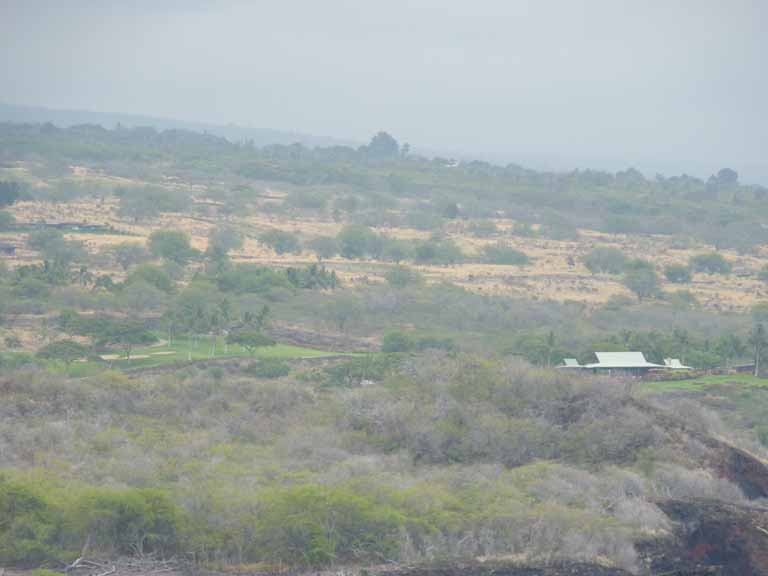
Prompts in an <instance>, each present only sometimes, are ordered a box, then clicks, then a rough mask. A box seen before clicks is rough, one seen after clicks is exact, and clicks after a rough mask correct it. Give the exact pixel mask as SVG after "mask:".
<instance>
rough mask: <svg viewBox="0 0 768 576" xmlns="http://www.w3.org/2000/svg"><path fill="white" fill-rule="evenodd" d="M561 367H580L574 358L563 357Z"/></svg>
mask: <svg viewBox="0 0 768 576" xmlns="http://www.w3.org/2000/svg"><path fill="white" fill-rule="evenodd" d="M563 368H581V364H579V361H578V360H576V358H563Z"/></svg>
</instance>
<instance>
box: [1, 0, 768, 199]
mask: <svg viewBox="0 0 768 576" xmlns="http://www.w3.org/2000/svg"><path fill="white" fill-rule="evenodd" d="M767 32H768V2H764V1H762V0H754V1H749V0H728V1H723V0H720V1H713V0H679V1H673V2H670V1H668V0H636V1H620V0H581V1H579V0H561V1H555V0H530V1H522V0H484V1H483V0H476V1H470V0H465V1H458V0H410V1H406V0H386V1H384V0H381V1H380V0H273V1H264V0H253V1H250V2H246V1H235V0H231V1H228V0H221V1H209V2H203V1H192V0H190V1H183V0H175V1H170V0H165V1H164V0H154V1H152V0H138V1H132V2H125V1H107V0H102V1H99V0H67V1H64V0H56V1H54V0H51V1H43V0H18V1H12V0H0V88H1V89H0V101H5V102H7V103H13V104H28V105H36V106H47V107H51V108H74V109H89V110H97V111H105V112H125V113H135V114H145V115H152V116H167V117H171V118H179V119H187V120H195V121H200V122H210V123H236V124H241V125H251V126H257V127H264V128H274V129H281V130H290V131H297V132H304V133H313V134H318V135H325V136H332V137H337V138H342V139H351V140H357V141H365V140H367V139H368V138H369V137H370V135H371V134H372V133H373V132H375V131H377V130H380V129H384V130H387V131H389V132H390V133H392V134H393V135H394V136H396V137H397V138H398V139H399V140H401V141H408V142H411V143H412V144H413V145H415V146H416V147H417V148H419V149H422V150H434V151H445V152H453V153H456V154H464V155H474V156H477V157H483V158H488V159H493V160H496V161H502V162H518V163H522V164H526V165H530V166H534V167H536V166H538V167H552V168H559V169H566V168H575V167H582V168H585V167H592V168H606V169H611V170H615V169H619V168H626V167H628V166H636V167H638V168H640V169H643V170H645V171H646V172H650V175H652V174H653V171H656V170H658V171H662V172H665V173H667V174H670V173H680V172H688V173H693V174H697V175H701V176H706V175H707V174H709V173H711V172H714V171H716V170H717V169H719V168H721V167H723V166H730V167H733V168H735V169H737V170H739V172H740V173H741V174H742V180H743V181H748V182H749V181H752V182H762V183H764V184H768V160H767V159H766V154H765V151H766V150H768V142H766V134H768V114H767V113H766V112H768V110H767V107H768V106H767V104H766V103H768V75H766V70H767V69H768V68H767V67H766V54H768V33H767Z"/></svg>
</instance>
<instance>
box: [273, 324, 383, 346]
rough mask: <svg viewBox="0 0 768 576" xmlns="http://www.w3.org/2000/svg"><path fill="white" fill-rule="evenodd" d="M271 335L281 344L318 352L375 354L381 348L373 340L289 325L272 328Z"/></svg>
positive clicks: (277, 325) (278, 325)
mask: <svg viewBox="0 0 768 576" xmlns="http://www.w3.org/2000/svg"><path fill="white" fill-rule="evenodd" d="M269 334H270V336H271V337H272V338H274V339H275V340H277V341H279V342H280V343H281V344H292V345H294V346H301V347H302V348H313V349H316V350H334V351H336V352H373V351H375V350H377V349H378V347H379V343H378V342H377V341H376V340H374V339H372V338H355V337H353V336H347V335H345V334H339V333H331V332H315V331H313V330H307V329H306V328H302V327H301V326H291V325H288V324H276V325H274V326H272V327H271V328H270V329H269Z"/></svg>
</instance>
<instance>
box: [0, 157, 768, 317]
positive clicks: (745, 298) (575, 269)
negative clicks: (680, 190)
mask: <svg viewBox="0 0 768 576" xmlns="http://www.w3.org/2000/svg"><path fill="white" fill-rule="evenodd" d="M72 178H77V179H79V180H82V181H89V179H90V181H93V182H97V183H98V182H101V183H111V184H127V183H130V184H133V185H136V184H146V183H142V182H137V181H126V179H122V178H116V177H112V176H108V175H104V174H94V173H91V172H88V171H87V170H86V169H83V168H80V167H75V168H73V175H72ZM163 185H164V186H167V187H169V188H179V187H184V188H186V189H188V190H192V191H194V193H195V196H196V197H197V198H198V199H202V198H204V190H203V189H202V187H201V186H196V185H189V184H185V183H182V182H179V181H176V180H173V181H171V180H169V181H168V182H165V183H164V184H163ZM284 197H285V194H284V193H283V192H282V191H280V190H274V189H271V188H266V189H265V191H264V194H263V195H262V196H261V197H260V199H259V202H260V203H261V206H263V204H264V202H267V203H269V204H272V205H273V206H274V205H275V204H280V203H282V201H283V199H284ZM205 204H206V205H205V206H203V207H204V208H205V210H202V211H195V213H180V214H164V215H162V216H161V217H160V218H157V219H155V220H151V221H146V222H133V221H129V220H126V219H124V218H120V217H119V216H118V212H117V208H118V201H117V199H115V198H113V197H106V198H104V199H101V200H99V199H92V198H86V199H83V200H78V201H74V202H70V203H62V204H57V203H51V202H20V203H18V204H16V205H14V206H13V207H12V209H11V212H12V213H13V215H14V216H15V218H16V219H17V221H19V222H21V223H41V222H46V223H62V222H87V223H90V224H103V225H111V226H113V227H114V228H115V229H116V230H119V231H121V232H123V233H128V234H130V235H124V234H115V235H109V234H98V235H97V234H77V233H74V234H68V237H69V238H73V239H77V240H80V241H82V242H83V243H84V244H85V245H86V246H87V248H88V250H89V251H91V252H93V253H96V252H99V251H103V250H106V249H108V248H109V247H110V246H113V245H115V244H119V243H122V242H146V239H147V238H148V237H149V235H150V234H151V233H152V232H153V231H154V230H160V229H181V230H184V231H185V232H187V233H188V234H189V235H190V237H191V239H192V245H193V246H194V247H195V248H197V249H199V250H205V248H206V246H207V237H208V235H209V233H210V231H211V230H212V229H213V228H215V227H216V226H217V225H220V224H227V225H229V226H232V227H234V228H236V229H237V230H239V231H240V232H241V233H243V234H244V236H245V242H244V245H243V248H242V249H241V250H238V251H235V252H234V253H233V254H232V258H233V260H235V261H240V262H252V263H257V264H263V265H270V266H289V265H296V264H308V263H312V262H316V261H317V259H316V257H315V255H314V253H312V252H310V251H304V252H303V253H301V254H283V255H278V254H275V253H274V252H273V251H272V250H271V249H270V248H268V247H266V246H264V245H262V244H260V243H259V242H258V240H257V237H258V235H259V234H260V233H261V232H264V231H265V230H269V229H278V230H284V231H287V232H292V233H297V234H299V235H300V236H301V237H302V239H303V240H310V239H312V238H314V237H317V236H334V235H336V234H337V233H338V232H339V231H340V230H341V229H342V228H343V226H344V225H345V224H346V223H345V222H335V221H333V220H331V219H330V218H328V219H322V218H318V217H303V216H300V215H287V214H285V213H280V212H276V211H274V210H260V209H259V207H258V206H255V207H253V208H254V209H253V210H251V211H250V213H247V214H245V213H244V214H243V215H226V216H218V215H217V210H216V206H215V205H214V204H215V203H210V202H208V203H205ZM494 223H495V224H496V226H497V228H498V230H499V232H498V234H496V235H495V236H494V237H493V238H476V237H473V236H472V235H471V234H470V233H469V231H468V229H467V228H468V227H467V223H466V222H462V221H456V222H452V223H450V224H449V225H448V226H446V229H445V232H446V236H447V237H448V238H451V239H452V240H454V241H455V242H456V243H457V244H458V245H459V246H460V247H461V249H462V250H463V251H464V252H465V253H466V254H467V255H470V256H472V255H478V254H480V253H481V252H482V249H483V247H484V246H485V245H487V244H493V243H496V242H499V241H503V242H505V243H507V244H509V245H510V246H512V247H514V248H516V249H518V250H521V251H522V252H524V253H525V254H527V255H528V256H529V257H530V258H531V263H530V264H529V265H528V266H524V267H518V266H504V265H490V264H484V263H479V262H470V263H464V264H459V265H454V266H415V268H417V269H418V270H419V271H420V272H421V273H422V274H423V275H424V276H425V277H426V278H427V280H428V281H430V282H451V283H453V284H456V285H458V286H461V287H463V288H466V289H467V290H471V291H474V292H477V293H483V294H508V295H515V296H521V297H527V298H531V299H534V300H554V301H559V302H565V301H574V302H581V303H583V304H585V305H588V306H595V305H599V304H602V303H604V302H606V301H607V300H609V299H610V298H611V297H613V296H617V295H624V296H628V297H629V296H631V293H630V292H629V291H628V290H627V289H626V288H625V287H624V286H623V285H622V284H621V281H620V280H621V279H620V278H619V277H617V276H609V275H602V274H601V275H593V274H591V273H590V272H589V271H588V270H587V269H586V268H585V267H584V265H583V264H582V261H581V259H582V257H583V256H584V255H585V254H587V253H588V252H589V251H590V250H591V249H593V248H595V247H597V246H612V247H616V248H619V249H620V250H622V251H623V252H624V253H625V254H626V255H627V256H628V257H630V258H644V259H649V260H651V261H653V262H654V263H655V264H656V266H657V270H658V272H659V274H660V276H661V277H662V283H663V289H664V290H665V291H670V292H671V291H675V290H690V292H691V293H693V295H694V296H695V297H696V298H697V299H698V301H699V302H700V303H701V305H702V306H704V307H706V308H708V309H713V310H723V311H725V310H745V309H747V308H749V307H750V306H752V305H754V304H756V303H757V302H759V301H761V300H764V299H766V298H768V290H766V287H765V285H764V284H763V283H762V282H760V281H759V280H757V278H756V273H757V271H758V270H760V268H761V267H762V266H763V265H764V264H765V263H766V262H768V251H765V250H764V251H762V253H759V254H758V255H741V254H737V253H736V252H730V251H723V252H722V253H723V255H724V256H725V257H726V258H727V259H728V260H729V261H730V262H731V263H732V264H733V273H731V274H730V275H728V276H721V275H718V276H710V275H707V274H696V275H695V276H694V278H693V281H692V282H691V283H690V284H685V285H681V284H670V283H668V282H666V281H665V280H664V279H663V274H662V271H663V267H664V266H665V265H667V264H672V263H679V264H685V263H686V262H687V261H688V259H689V258H690V257H691V256H693V255H695V254H699V253H702V252H706V251H710V250H712V247H711V246H707V245H704V244H698V245H696V244H690V245H686V246H680V245H679V244H678V241H676V240H675V239H673V238H670V237H666V236H625V235H611V234H603V233H599V232H595V231H591V230H582V231H581V233H580V237H579V239H578V240H575V241H556V240H551V239H547V238H541V237H533V238H525V237H518V236H513V235H512V234H511V230H512V228H513V226H514V222H513V221H511V220H505V219H496V220H495V221H494ZM377 231H378V232H379V233H380V234H384V235H386V236H389V237H391V238H399V239H404V240H415V239H425V238H428V237H429V233H428V232H425V231H421V230H415V229H407V228H383V229H379V230H377ZM19 236H21V235H19ZM23 240H24V238H23V237H14V235H13V234H3V235H0V241H11V242H14V243H16V244H17V245H18V246H19V247H20V250H18V253H17V256H16V258H15V259H14V260H13V261H12V262H11V264H12V265H13V264H18V263H21V262H29V261H34V260H35V258H36V254H35V253H34V252H31V251H28V250H26V249H24V248H23ZM325 264H326V265H327V266H328V267H330V268H332V269H335V270H336V271H337V273H338V274H339V276H340V277H341V278H342V280H343V281H345V282H347V283H350V284H353V285H354V284H357V283H375V282H380V281H383V275H384V273H385V272H386V269H387V265H385V264H384V263H382V262H375V261H350V260H345V259H343V258H339V257H337V258H332V259H329V260H326V261H325ZM103 272H108V273H112V274H116V275H117V276H118V277H119V276H120V273H121V271H120V270H118V269H109V270H103Z"/></svg>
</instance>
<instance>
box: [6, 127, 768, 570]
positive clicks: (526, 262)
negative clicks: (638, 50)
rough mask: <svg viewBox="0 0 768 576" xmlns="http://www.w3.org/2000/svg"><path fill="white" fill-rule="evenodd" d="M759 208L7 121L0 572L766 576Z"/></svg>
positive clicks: (740, 201)
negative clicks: (670, 364)
mask: <svg viewBox="0 0 768 576" xmlns="http://www.w3.org/2000/svg"><path fill="white" fill-rule="evenodd" d="M767 194H768V190H765V189H764V188H761V187H755V186H744V185H741V184H740V183H739V181H738V175H737V174H735V173H734V172H733V171H732V170H729V169H723V170H721V171H720V172H719V173H718V174H716V175H713V176H712V178H710V179H709V180H708V181H701V180H698V179H695V178H690V177H687V176H680V177H669V178H664V177H658V178H656V179H655V180H648V179H646V178H644V177H643V176H642V175H641V174H639V173H638V172H637V171H634V170H631V169H629V170H626V171H623V172H619V173H616V174H609V173H602V172H575V173H567V174H560V173H543V172H535V171H531V170H527V169H524V168H522V167H519V166H514V165H510V166H495V165H491V164H485V163H480V162H469V163H467V162H458V161H456V160H453V159H448V158H425V157H421V156H418V155H415V154H412V153H411V152H410V149H409V147H408V146H406V145H402V146H401V145H400V144H399V143H398V142H397V141H395V140H394V139H393V138H392V137H391V136H389V135H388V134H386V133H380V134H377V135H376V136H375V137H374V138H373V139H372V140H371V142H370V143H369V144H368V145H366V146H362V147H359V148H351V147H345V146H331V147H325V148H323V147H317V148H308V147H305V146H302V145H299V144H295V145H287V146H284V145H269V146H261V147H260V146H257V145H255V144H253V143H234V142H232V141H230V140H227V139H224V138H222V137H219V136H215V135H213V134H212V133H208V134H202V133H199V132H194V131H191V130H188V129H179V128H172V129H167V130H157V129H154V128H129V127H119V128H115V129H114V130H107V129H104V128H102V127H98V126H93V125H76V126H71V127H66V128H61V127H56V126H53V125H50V124H45V125H36V124H26V125H20V124H2V125H0V205H2V211H0V258H2V260H1V261H0V398H1V399H2V401H0V513H2V514H0V565H1V566H7V567H8V569H9V571H10V570H13V572H11V574H14V575H15V573H16V571H20V572H24V573H26V571H29V570H31V569H34V568H39V567H42V568H46V569H50V570H56V571H63V570H64V569H65V568H66V567H67V566H69V569H68V570H67V572H68V573H77V574H80V575H81V576H84V575H85V574H94V575H96V574H98V575H100V576H107V573H108V574H119V575H123V574H125V575H126V576H127V575H128V574H136V573H141V574H155V573H160V572H162V573H165V572H168V573H184V574H187V573H196V572H198V571H202V570H205V571H212V572H217V573H218V572H232V571H235V572H238V573H275V572H282V571H285V570H300V571H306V572H311V571H323V570H327V571H339V570H343V571H357V572H359V573H360V574H363V573H368V574H378V573H382V574H384V573H388V574H402V575H403V576H406V575H413V576H416V575H417V574H424V575H425V576H426V575H427V574H434V575H435V576H437V575H439V574H446V575H448V574H450V575H452V574H455V573H458V572H457V571H463V573H467V572H468V573H473V574H475V573H476V574H478V575H480V574H490V573H494V574H500V573H501V574H504V573H509V574H593V573H604V574H623V573H627V572H631V573H636V574H641V573H652V574H669V573H674V571H678V572H680V571H687V573H721V574H752V573H754V574H760V573H766V572H767V571H768V559H766V557H765V554H764V551H765V550H766V549H768V540H766V538H768V533H766V532H765V527H766V508H765V502H766V501H767V500H766V499H767V498H768V469H767V468H766V462H767V461H768V460H767V459H768V452H767V451H766V446H768V429H767V428H766V426H765V424H764V422H765V417H766V416H767V415H768V402H766V396H765V394H766V391H768V386H765V381H764V380H763V379H762V378H761V377H760V376H762V372H761V370H760V366H758V367H757V369H756V372H757V373H758V374H757V375H756V376H749V375H745V374H736V373H735V371H734V368H733V367H734V366H736V365H739V364H742V365H743V364H749V363H750V362H754V361H755V359H757V360H760V357H761V354H762V353H763V352H764V350H765V349H766V348H768V338H767V337H766V335H765V331H764V330H765V329H764V327H763V323H764V322H765V321H766V319H767V318H768V312H766V306H765V300H766V296H767V295H768V252H766V245H767V244H768V228H766V219H767V218H768V212H766V210H767V209H766V205H765V202H764V200H765V198H766V197H768V196H767ZM596 350H640V351H643V353H645V354H646V357H647V358H649V359H651V360H653V361H657V362H658V361H661V360H662V359H663V358H667V357H675V358H681V359H683V360H684V361H685V362H686V363H687V364H689V365H691V366H693V367H695V368H696V369H697V370H698V372H696V375H697V379H688V380H665V379H663V378H657V381H654V382H637V381H635V380H634V379H632V378H628V377H626V376H621V375H618V376H616V375H614V376H613V377H597V376H587V377H579V376H576V375H573V374H568V373H565V372H564V371H560V370H557V369H555V368H554V366H555V365H557V364H558V363H559V362H560V361H561V360H562V359H563V358H564V357H573V358H579V359H582V360H588V359H589V358H590V357H591V355H592V354H593V353H594V351H596ZM707 370H713V371H715V372H717V373H718V374H719V375H718V376H715V375H707V376H700V375H701V374H704V373H705V371H707ZM78 557H80V558H81V561H82V563H76V562H75V561H76V559H77V558H78ZM83 559H84V560H86V561H83ZM144 562H146V564H143V563H144ZM113 565H114V570H112V571H110V566H113ZM713 571H714V572H713ZM38 576H40V575H39V574H38Z"/></svg>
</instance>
